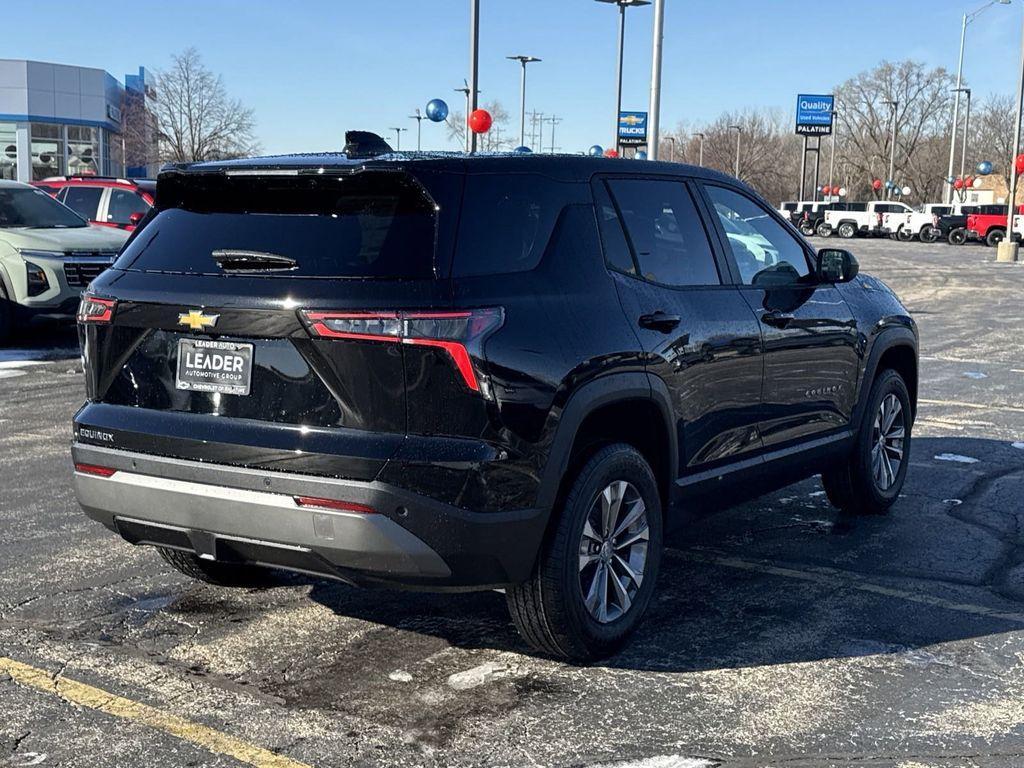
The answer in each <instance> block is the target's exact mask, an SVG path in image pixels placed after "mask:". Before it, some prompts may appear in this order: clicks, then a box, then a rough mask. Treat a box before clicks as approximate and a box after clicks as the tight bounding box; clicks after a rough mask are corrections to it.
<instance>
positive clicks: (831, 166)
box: [815, 107, 839, 197]
mask: <svg viewBox="0 0 1024 768" xmlns="http://www.w3.org/2000/svg"><path fill="white" fill-rule="evenodd" d="M838 117H839V110H838V109H836V108H835V107H833V108H832V137H831V141H830V142H829V143H830V144H831V147H830V148H829V149H830V152H829V158H828V188H829V196H832V195H835V191H834V190H833V187H832V173H833V171H835V168H836V134H837V133H839V121H838V120H837V118H838ZM815 191H817V190H815ZM835 196H836V197H838V195H835Z"/></svg>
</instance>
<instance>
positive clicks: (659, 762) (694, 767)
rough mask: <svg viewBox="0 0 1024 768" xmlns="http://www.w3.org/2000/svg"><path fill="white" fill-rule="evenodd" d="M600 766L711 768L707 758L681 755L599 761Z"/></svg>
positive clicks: (605, 767)
mask: <svg viewBox="0 0 1024 768" xmlns="http://www.w3.org/2000/svg"><path fill="white" fill-rule="evenodd" d="M600 765H601V768H711V766H713V765H714V763H712V762H711V761H709V760H701V759H700V758H697V757H683V756H682V755H658V756H657V757H644V758H641V759H639V760H625V761H622V762H618V763H601V764H600Z"/></svg>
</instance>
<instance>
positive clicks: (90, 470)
mask: <svg viewBox="0 0 1024 768" xmlns="http://www.w3.org/2000/svg"><path fill="white" fill-rule="evenodd" d="M75 472H81V473H82V474H83V475H96V477H110V476H111V475H113V474H114V473H115V472H117V470H116V469H112V468H111V467H101V466H99V465H97V464H80V463H78V462H77V461H76V462H75Z"/></svg>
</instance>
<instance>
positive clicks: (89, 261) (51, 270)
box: [0, 181, 128, 343]
mask: <svg viewBox="0 0 1024 768" xmlns="http://www.w3.org/2000/svg"><path fill="white" fill-rule="evenodd" d="M127 239H128V233H127V232H125V231H124V230H120V229H111V228H110V227H91V226H89V223H88V222H87V221H86V220H85V219H83V218H82V217H81V216H79V215H78V214H77V213H75V212H74V211H72V210H71V209H70V208H68V207H66V206H64V205H62V204H61V203H58V202H57V201H56V200H54V199H53V198H52V197H50V196H49V195H48V194H46V192H44V191H43V190H41V189H37V188H36V187H33V186H30V185H29V184H21V183H19V182H16V181H0V343H2V342H3V341H5V340H6V339H7V338H8V337H9V336H10V334H11V332H12V331H13V330H14V329H15V328H16V327H17V326H18V325H20V324H23V323H26V322H28V321H31V320H33V319H39V318H47V319H58V320H67V319H71V318H73V317H74V315H75V311H76V309H77V308H78V296H79V293H81V291H82V290H83V289H84V288H85V287H86V286H88V285H89V283H90V282H92V280H93V278H95V277H97V276H98V275H99V274H100V272H102V271H103V270H104V269H106V268H107V267H109V266H110V265H111V263H112V262H113V261H114V257H115V256H117V252H118V251H119V250H120V249H121V246H122V245H123V244H124V241H125V240H127Z"/></svg>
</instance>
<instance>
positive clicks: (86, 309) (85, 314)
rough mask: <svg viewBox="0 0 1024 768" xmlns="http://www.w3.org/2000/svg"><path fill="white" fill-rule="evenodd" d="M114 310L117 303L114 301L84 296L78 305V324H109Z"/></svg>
mask: <svg viewBox="0 0 1024 768" xmlns="http://www.w3.org/2000/svg"><path fill="white" fill-rule="evenodd" d="M116 308H117V302H116V301H115V300H114V299H101V298H99V297H98V296H90V295H89V294H86V295H84V296H83V297H82V300H81V302H79V304H78V322H80V323H95V324H103V323H109V322H110V321H111V320H113V319H114V310H115V309H116Z"/></svg>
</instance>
